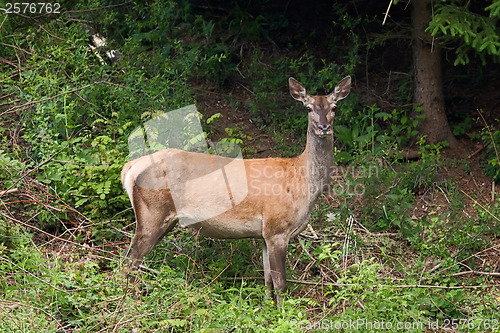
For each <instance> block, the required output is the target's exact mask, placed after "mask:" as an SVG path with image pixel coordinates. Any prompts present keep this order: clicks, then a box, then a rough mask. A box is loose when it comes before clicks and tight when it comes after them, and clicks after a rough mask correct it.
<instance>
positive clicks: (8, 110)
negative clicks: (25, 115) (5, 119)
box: [0, 81, 105, 116]
mask: <svg viewBox="0 0 500 333" xmlns="http://www.w3.org/2000/svg"><path fill="white" fill-rule="evenodd" d="M104 82H105V81H97V82H94V83H90V84H87V85H85V86H83V87H80V88H75V89H73V90H69V91H65V92H62V93H60V94H57V95H54V96H51V97H47V98H43V99H40V100H38V101H33V102H29V103H26V104H22V105H18V106H14V107H11V108H10V109H7V110H6V111H4V112H2V113H1V114H0V116H3V115H5V114H8V113H12V112H14V111H15V110H21V109H25V108H27V107H30V106H32V105H35V104H38V103H42V102H46V101H50V100H51V99H54V98H57V97H59V96H62V95H66V94H71V93H74V92H76V91H80V90H83V89H85V88H88V87H91V86H94V85H96V84H99V83H104Z"/></svg>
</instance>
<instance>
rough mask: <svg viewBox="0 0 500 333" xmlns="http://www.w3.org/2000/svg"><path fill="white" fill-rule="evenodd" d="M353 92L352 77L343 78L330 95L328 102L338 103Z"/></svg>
mask: <svg viewBox="0 0 500 333" xmlns="http://www.w3.org/2000/svg"><path fill="white" fill-rule="evenodd" d="M350 92H351V77H350V76H346V77H345V78H343V79H342V80H341V81H340V82H339V83H338V84H337V85H336V86H335V89H334V90H333V91H332V93H331V94H330V95H328V100H329V101H330V102H338V101H340V100H341V99H344V98H346V97H347V96H348V95H349V93H350Z"/></svg>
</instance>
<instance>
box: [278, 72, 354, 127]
mask: <svg viewBox="0 0 500 333" xmlns="http://www.w3.org/2000/svg"><path fill="white" fill-rule="evenodd" d="M288 83H289V85H290V94H291V95H292V97H293V98H294V99H296V100H297V101H300V102H302V103H304V106H305V107H306V109H307V112H309V128H310V129H312V132H313V133H314V134H316V135H317V136H319V137H326V136H328V135H331V134H332V133H333V129H332V126H333V118H334V117H335V108H336V107H337V102H338V101H340V100H341V99H344V98H346V97H347V95H349V92H350V91H351V77H350V76H346V77H345V78H343V79H342V81H340V82H339V83H338V84H337V85H336V86H335V89H334V90H333V91H332V92H331V93H330V94H329V95H324V96H311V95H309V94H308V93H307V91H306V88H304V86H303V85H302V84H300V82H299V81H297V80H295V79H294V78H293V77H291V78H289V79H288Z"/></svg>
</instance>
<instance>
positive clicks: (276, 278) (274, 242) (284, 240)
mask: <svg viewBox="0 0 500 333" xmlns="http://www.w3.org/2000/svg"><path fill="white" fill-rule="evenodd" d="M288 240H289V237H288V236H285V235H274V236H272V237H269V238H266V239H265V242H266V246H267V256H268V259H269V271H270V276H271V280H272V285H273V288H274V291H275V298H276V303H277V305H278V306H279V305H281V296H280V294H279V292H282V293H284V292H285V291H286V265H285V261H286V250H287V247H288ZM264 270H265V267H264ZM264 276H265V278H266V279H267V278H268V277H267V275H266V272H264ZM267 283H268V282H267V281H266V285H267Z"/></svg>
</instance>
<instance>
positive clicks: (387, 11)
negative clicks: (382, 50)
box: [382, 0, 392, 25]
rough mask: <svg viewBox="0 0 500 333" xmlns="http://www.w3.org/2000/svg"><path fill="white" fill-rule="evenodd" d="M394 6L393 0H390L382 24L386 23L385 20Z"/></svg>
mask: <svg viewBox="0 0 500 333" xmlns="http://www.w3.org/2000/svg"><path fill="white" fill-rule="evenodd" d="M391 6H392V0H389V6H387V10H386V11H385V16H384V20H383V21H382V25H385V21H386V20H387V16H389V10H390V9H391Z"/></svg>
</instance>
